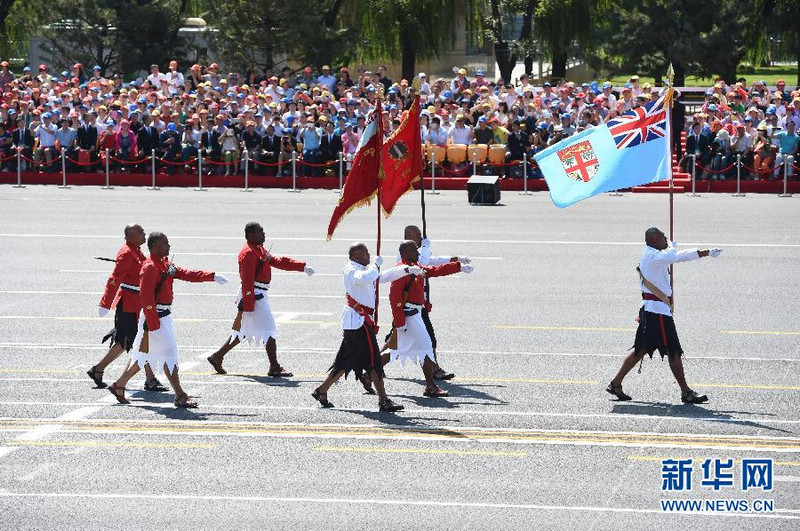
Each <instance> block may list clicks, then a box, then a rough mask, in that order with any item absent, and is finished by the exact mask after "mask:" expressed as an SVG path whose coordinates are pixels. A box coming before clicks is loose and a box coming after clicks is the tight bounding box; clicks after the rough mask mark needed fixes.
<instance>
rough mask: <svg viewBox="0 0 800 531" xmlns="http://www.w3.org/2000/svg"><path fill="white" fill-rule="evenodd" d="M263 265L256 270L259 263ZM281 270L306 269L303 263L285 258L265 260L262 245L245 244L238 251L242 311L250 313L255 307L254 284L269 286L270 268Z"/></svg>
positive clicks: (270, 257) (265, 251)
mask: <svg viewBox="0 0 800 531" xmlns="http://www.w3.org/2000/svg"><path fill="white" fill-rule="evenodd" d="M261 260H263V261H264V264H263V265H262V266H261V268H260V269H259V268H258V263H259V261H261ZM273 267H274V268H276V269H282V270H283V271H303V270H304V269H305V267H306V263H305V262H300V261H299V260H293V259H292V258H287V257H285V256H272V255H270V256H269V260H267V250H266V249H264V246H263V245H254V244H252V243H245V244H244V247H242V250H241V251H239V277H240V278H241V279H242V311H244V312H252V311H253V310H254V309H255V307H256V294H255V292H254V291H253V290H254V289H255V286H254V283H255V282H259V283H262V284H269V282H270V280H272V268H273ZM256 269H258V273H256Z"/></svg>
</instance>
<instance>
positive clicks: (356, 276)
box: [342, 260, 408, 330]
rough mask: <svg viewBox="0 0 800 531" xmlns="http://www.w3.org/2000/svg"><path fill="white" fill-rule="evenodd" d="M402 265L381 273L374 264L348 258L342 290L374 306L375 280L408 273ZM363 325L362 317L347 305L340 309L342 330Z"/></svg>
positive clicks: (367, 304) (356, 299) (363, 302)
mask: <svg viewBox="0 0 800 531" xmlns="http://www.w3.org/2000/svg"><path fill="white" fill-rule="evenodd" d="M404 268H405V266H403V267H393V268H391V269H389V270H387V271H386V272H385V273H383V274H381V272H380V271H379V270H378V268H377V267H375V264H370V265H368V266H363V265H361V264H359V263H358V262H354V261H352V260H350V261H349V262H347V265H345V266H344V290H345V292H347V294H348V295H350V296H351V297H352V298H353V299H355V301H356V302H357V303H359V304H361V305H362V306H366V307H367V308H375V281H376V280H379V279H380V282H381V283H385V282H391V281H392V280H396V279H398V278H402V277H404V276H405V275H407V274H408V273H406V272H405V271H404ZM362 326H364V317H362V316H361V315H360V314H359V313H358V312H357V311H355V310H354V309H353V308H351V307H350V306H349V305H347V304H346V305H345V307H344V309H343V310H342V330H358V329H359V328H361V327H362Z"/></svg>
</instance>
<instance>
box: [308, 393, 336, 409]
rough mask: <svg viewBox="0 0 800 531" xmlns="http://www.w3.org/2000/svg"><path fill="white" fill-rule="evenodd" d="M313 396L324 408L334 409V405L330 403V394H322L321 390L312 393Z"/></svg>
mask: <svg viewBox="0 0 800 531" xmlns="http://www.w3.org/2000/svg"><path fill="white" fill-rule="evenodd" d="M311 396H312V397H313V398H314V400H316V401H317V402H319V403H320V404H321V405H322V407H324V408H330V407H333V403H331V402H328V393H320V392H319V389H314V392H313V393H311Z"/></svg>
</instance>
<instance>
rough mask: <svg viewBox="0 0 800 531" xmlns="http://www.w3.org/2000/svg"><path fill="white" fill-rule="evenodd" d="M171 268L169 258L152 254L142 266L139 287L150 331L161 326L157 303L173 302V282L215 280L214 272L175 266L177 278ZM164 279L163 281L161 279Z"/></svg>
mask: <svg viewBox="0 0 800 531" xmlns="http://www.w3.org/2000/svg"><path fill="white" fill-rule="evenodd" d="M168 269H169V259H168V258H167V257H164V258H156V257H154V256H153V255H152V254H151V255H150V258H148V259H147V260H145V262H144V265H143V266H142V274H141V276H140V277H139V289H140V290H141V296H142V306H144V318H145V321H146V322H147V329H148V330H150V331H154V330H158V329H159V328H161V323H160V321H159V318H158V311H157V310H156V305H157V304H172V282H173V280H175V278H177V279H178V280H185V281H186V282H210V281H212V280H214V273H213V272H211V271H194V270H191V269H183V268H180V267H176V268H175V278H173V277H172V276H170V275H168V274H167V270H168ZM162 278H163V279H164V281H163V282H161V279H162ZM159 282H161V289H160V290H159V291H158V296H157V297H156V287H157V286H158V284H159Z"/></svg>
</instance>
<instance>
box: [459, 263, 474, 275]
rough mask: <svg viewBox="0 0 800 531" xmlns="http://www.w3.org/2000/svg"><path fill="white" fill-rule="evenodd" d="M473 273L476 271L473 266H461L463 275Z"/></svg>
mask: <svg viewBox="0 0 800 531" xmlns="http://www.w3.org/2000/svg"><path fill="white" fill-rule="evenodd" d="M473 271H475V266H471V265H469V264H465V265H462V266H461V272H462V273H472V272H473Z"/></svg>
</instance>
